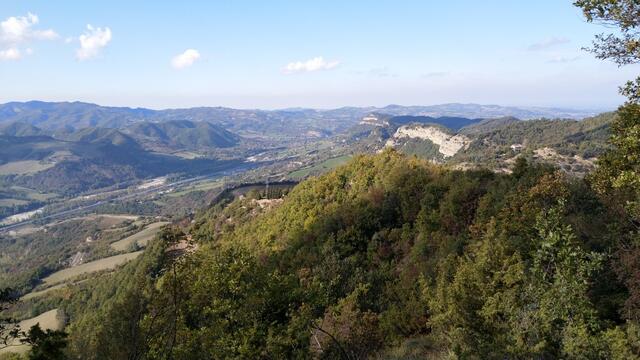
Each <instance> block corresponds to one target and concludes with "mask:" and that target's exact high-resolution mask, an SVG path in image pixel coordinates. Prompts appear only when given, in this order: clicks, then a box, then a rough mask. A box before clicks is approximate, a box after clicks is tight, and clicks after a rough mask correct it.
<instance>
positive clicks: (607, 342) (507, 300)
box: [49, 150, 638, 359]
mask: <svg viewBox="0 0 640 360" xmlns="http://www.w3.org/2000/svg"><path fill="white" fill-rule="evenodd" d="M255 196H258V197H259V196H260V195H259V194H254V197H255ZM272 201H273V202H274V203H273V204H272V206H268V207H264V206H263V205H262V203H260V202H259V201H257V200H255V199H254V198H252V197H251V196H249V197H245V198H243V199H238V200H235V201H234V202H232V203H221V204H217V205H215V206H213V207H212V208H211V209H209V210H208V211H206V212H205V213H203V214H202V215H200V216H199V217H198V218H197V219H196V222H195V224H194V225H192V227H191V228H190V229H186V231H187V232H188V233H190V234H191V235H190V236H189V237H185V235H184V233H182V231H181V230H179V229H177V228H176V229H173V230H166V231H165V233H164V234H163V235H162V236H161V237H160V238H159V239H158V240H157V241H156V243H155V245H154V246H153V247H152V248H151V250H147V252H146V253H145V254H144V255H143V257H142V258H141V259H140V260H138V261H137V262H134V263H131V264H129V265H128V266H127V267H126V269H125V270H124V271H122V272H119V273H117V274H116V275H113V276H107V277H103V278H98V279H93V280H87V281H86V282H83V283H82V284H80V285H78V287H77V288H76V289H75V290H74V291H73V292H72V293H70V294H66V295H63V296H62V297H61V298H60V300H56V301H59V303H57V304H55V303H54V304H51V303H50V305H49V306H54V305H55V306H62V307H63V308H64V309H65V310H66V312H67V314H69V316H70V326H69V328H68V330H69V332H70V339H71V351H72V354H73V355H74V357H80V358H85V359H92V358H94V359H101V358H104V359H107V358H113V356H114V354H120V356H116V357H118V358H125V357H130V356H132V355H131V354H137V355H136V358H165V357H166V356H167V355H168V354H173V355H172V356H173V357H174V358H180V359H194V358H309V357H320V358H328V359H333V358H350V359H355V358H367V357H374V358H398V359H400V358H408V357H413V358H424V357H435V358H447V357H448V356H449V355H452V354H457V355H458V356H460V357H470V356H473V357H477V358H505V357H506V358H519V357H526V358H528V357H540V358H547V357H548V358H559V357H564V358H591V357H594V356H595V357H598V356H596V355H594V354H600V355H602V356H604V357H614V356H617V357H618V358H624V356H623V355H630V354H631V352H630V351H632V350H633V349H634V346H636V345H635V344H636V342H635V341H636V339H637V338H636V332H637V329H638V328H637V327H636V325H635V323H634V322H628V321H630V320H633V317H632V316H630V314H633V313H635V311H636V310H635V305H634V303H633V302H630V301H627V299H628V297H629V293H628V290H627V289H626V288H625V286H624V282H625V276H624V274H625V273H624V271H625V270H624V265H623V264H621V263H620V258H619V257H618V256H617V255H616V254H618V251H619V250H620V248H619V247H618V246H619V241H618V240H619V239H620V237H621V236H625V235H624V234H626V232H627V231H628V230H629V229H630V228H629V226H630V224H628V223H625V222H624V221H619V220H620V219H619V217H618V216H617V215H616V208H615V207H611V206H607V205H606V203H603V202H602V201H601V200H600V199H599V198H598V196H597V195H596V194H595V193H594V192H593V191H592V190H590V187H589V186H588V185H587V184H586V183H585V182H584V181H582V180H574V179H571V178H568V177H566V176H565V175H563V174H562V173H560V172H558V171H557V170H555V169H553V168H551V167H540V166H529V165H527V164H526V163H525V162H524V161H520V162H519V163H518V165H517V167H516V169H515V170H514V172H513V174H511V175H504V174H496V173H492V172H488V171H466V172H462V171H451V170H445V169H443V168H441V167H439V166H435V165H431V164H429V163H426V162H424V161H421V160H418V159H415V158H407V157H405V156H402V155H400V154H398V153H397V152H395V151H392V150H387V151H385V152H384V153H382V154H380V155H376V156H359V157H357V158H356V159H354V160H353V161H351V162H350V163H349V164H348V165H346V166H343V167H340V168H338V169H337V170H335V171H333V172H331V173H329V174H327V175H324V176H321V177H319V178H314V179H310V180H307V181H305V182H303V183H301V184H300V185H298V186H297V187H296V188H294V189H293V191H291V192H290V193H289V194H288V195H286V196H285V198H284V202H282V203H281V204H279V201H275V200H272ZM191 238H192V239H191ZM187 239H191V240H190V243H191V245H189V246H188V247H187V248H186V249H187V250H186V252H184V251H183V252H182V255H176V254H178V253H179V252H178V253H176V251H171V252H165V251H162V249H164V248H166V247H169V248H170V249H171V248H172V247H173V248H176V247H175V245H172V244H176V243H177V242H178V241H182V242H184V241H187ZM182 248H184V247H182ZM153 249H156V250H153ZM189 249H191V250H189ZM145 264H146V265H145ZM127 269H128V270H127ZM86 299H93V300H91V303H90V305H89V306H87V307H85V305H84V302H85V301H87V300H86ZM91 304H93V305H91ZM105 354H109V355H105ZM620 356H623V357H620Z"/></svg>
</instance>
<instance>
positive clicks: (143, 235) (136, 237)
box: [111, 221, 168, 251]
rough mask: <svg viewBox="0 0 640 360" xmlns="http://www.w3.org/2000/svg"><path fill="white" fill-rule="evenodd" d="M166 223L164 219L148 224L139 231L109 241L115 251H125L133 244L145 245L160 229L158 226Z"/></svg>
mask: <svg viewBox="0 0 640 360" xmlns="http://www.w3.org/2000/svg"><path fill="white" fill-rule="evenodd" d="M166 224H168V222H165V221H161V222H157V223H153V224H149V225H147V226H146V227H145V228H144V229H142V230H141V231H139V232H137V233H135V234H133V235H131V236H128V237H126V238H124V239H122V240H118V241H116V242H114V243H111V248H112V249H113V250H116V251H127V250H128V249H130V248H131V246H132V245H133V244H138V246H140V247H144V246H147V243H148V242H149V240H151V239H153V237H154V236H156V234H157V233H158V232H159V231H160V228H161V227H162V226H164V225H166Z"/></svg>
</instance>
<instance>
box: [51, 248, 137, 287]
mask: <svg viewBox="0 0 640 360" xmlns="http://www.w3.org/2000/svg"><path fill="white" fill-rule="evenodd" d="M141 254H142V250H141V251H136V252H132V253H128V254H121V255H116V256H110V257H107V258H104V259H100V260H96V261H91V262H88V263H86V264H82V265H78V266H74V267H71V268H67V269H63V270H60V271H57V272H55V273H53V274H51V275H49V276H47V277H45V278H44V279H42V282H43V283H44V284H45V285H55V284H59V283H61V282H63V281H66V280H69V279H72V278H75V277H77V276H80V275H83V274H89V273H93V272H97V271H102V270H113V269H115V268H116V267H118V266H119V265H122V264H124V263H126V262H127V261H129V260H133V259H135V258H136V257H138V256H140V255H141Z"/></svg>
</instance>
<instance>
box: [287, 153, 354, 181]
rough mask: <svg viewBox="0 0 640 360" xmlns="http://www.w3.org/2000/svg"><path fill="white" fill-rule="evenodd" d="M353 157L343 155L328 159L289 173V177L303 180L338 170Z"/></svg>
mask: <svg viewBox="0 0 640 360" xmlns="http://www.w3.org/2000/svg"><path fill="white" fill-rule="evenodd" d="M351 157H352V156H351V155H343V156H338V157H334V158H331V159H327V160H325V161H323V162H321V163H318V164H316V165H313V166H310V167H307V168H304V169H299V170H296V171H293V172H291V173H289V177H291V178H292V179H302V178H304V177H306V176H308V175H310V174H320V173H323V172H326V171H329V170H331V169H334V168H337V167H338V166H340V165H342V164H344V163H346V162H347V161H349V159H351Z"/></svg>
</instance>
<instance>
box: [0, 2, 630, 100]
mask: <svg viewBox="0 0 640 360" xmlns="http://www.w3.org/2000/svg"><path fill="white" fill-rule="evenodd" d="M1 2H2V4H1V5H0V84H1V85H0V103H4V102H9V101H27V100H44V101H86V102H93V103H97V104H101V105H111V106H130V107H148V108H155V109H163V108H178V107H194V106H227V107H235V108H263V109H274V108H289V107H314V108H336V107H341V106H385V105H388V104H400V105H434V104H442V103H452V102H459V103H480V104H497V105H510V106H546V107H551V106H553V107H565V108H581V109H599V110H604V109H612V108H615V107H616V106H617V105H619V104H621V103H622V102H623V101H624V99H623V98H622V97H621V96H620V95H618V93H617V88H618V86H619V85H621V84H623V83H624V82H625V81H626V80H628V79H631V78H635V76H636V75H637V74H638V71H639V70H640V67H638V66H636V65H633V66H627V67H623V68H619V67H617V66H616V65H615V64H613V63H610V62H606V61H601V60H597V59H595V58H594V57H593V56H592V54H590V53H588V52H586V51H584V50H582V48H583V47H585V46H589V44H590V42H591V40H592V39H593V36H594V35H595V34H597V33H600V32H603V31H608V30H610V29H606V28H604V27H602V26H600V25H597V24H592V23H587V22H586V21H585V20H584V18H583V17H582V14H581V13H580V10H579V9H577V8H575V7H574V6H573V5H572V1H570V0H538V1H535V2H534V1H513V0H503V1H500V0H487V1H476V0H450V1H432V0H420V1H403V0H395V1H391V0H368V1H360V0H352V1H344V0H341V1H334V0H324V1H294V0H291V1H279V0H270V1H262V0H255V1H249V0H233V1H231V0H227V1H222V0H219V1H188V0H184V1H157V0H156V1H131V0H128V1H120V0H110V1H82V2H80V1H71V0H56V1H51V0H1Z"/></svg>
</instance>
